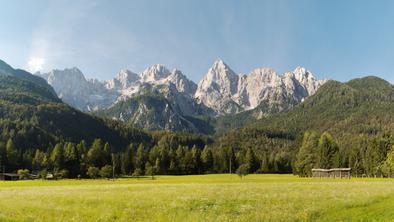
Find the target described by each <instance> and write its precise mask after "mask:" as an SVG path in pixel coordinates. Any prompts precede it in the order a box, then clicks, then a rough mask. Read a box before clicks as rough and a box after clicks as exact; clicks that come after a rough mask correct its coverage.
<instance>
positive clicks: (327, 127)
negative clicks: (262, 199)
mask: <svg viewBox="0 0 394 222" xmlns="http://www.w3.org/2000/svg"><path fill="white" fill-rule="evenodd" d="M307 131H314V132H315V133H316V135H321V134H322V133H323V132H325V131H327V132H329V133H330V134H331V135H332V136H333V138H335V141H336V143H337V144H338V145H339V151H338V152H339V155H338V159H337V160H336V161H338V165H339V166H343V167H349V166H350V167H352V168H353V167H356V168H357V169H364V170H365V171H362V170H360V172H372V171H373V170H371V169H369V168H368V167H369V166H373V167H375V168H376V166H377V165H374V164H373V163H371V162H363V161H371V160H370V159H368V158H369V157H368V155H373V154H371V153H376V152H380V151H379V150H384V151H385V152H387V150H388V149H389V148H390V147H391V145H390V144H391V143H390V141H394V140H393V138H392V136H390V135H393V134H394V87H393V85H391V84H390V83H388V82H387V81H384V80H382V79H379V78H377V77H365V78H361V79H355V80H352V81H349V82H347V83H340V82H337V81H329V82H327V83H326V84H324V85H323V86H322V87H320V88H319V89H318V90H317V92H316V93H315V94H314V95H313V96H310V97H308V98H307V99H305V101H304V102H302V103H301V104H299V105H297V106H295V107H293V108H291V109H290V110H288V111H286V112H283V113H279V114H275V115H272V116H268V117H265V118H262V119H261V120H259V121H255V122H254V123H252V124H251V125H249V126H247V127H244V128H240V129H237V130H232V131H229V132H227V133H225V134H224V135H223V136H221V137H219V138H218V139H217V140H216V146H217V147H232V148H233V149H234V150H241V151H242V152H247V151H248V150H249V149H250V150H253V153H254V155H255V158H257V159H258V160H256V161H257V163H258V162H260V163H259V164H256V165H257V167H256V169H257V168H258V167H260V169H259V170H261V171H263V172H291V166H292V163H293V162H294V158H295V155H296V153H297V152H298V147H300V144H301V142H302V138H303V135H304V133H305V132H307ZM377 147H378V148H377ZM387 147H388V148H387ZM314 149H317V148H316V147H314ZM368 152H369V154H368ZM380 155H382V156H385V153H384V152H383V153H381V154H380ZM371 158H373V157H371ZM355 160H357V161H355ZM374 172H375V173H376V171H374Z"/></svg>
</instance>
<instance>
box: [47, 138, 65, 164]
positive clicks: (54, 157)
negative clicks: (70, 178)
mask: <svg viewBox="0 0 394 222" xmlns="http://www.w3.org/2000/svg"><path fill="white" fill-rule="evenodd" d="M50 161H51V163H52V165H53V167H54V170H55V171H58V170H61V169H62V168H63V166H64V150H63V145H62V144H60V143H58V144H56V145H55V148H53V150H52V153H51V157H50Z"/></svg>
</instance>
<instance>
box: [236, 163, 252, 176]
mask: <svg viewBox="0 0 394 222" xmlns="http://www.w3.org/2000/svg"><path fill="white" fill-rule="evenodd" d="M249 168H250V167H249V164H242V165H241V166H239V167H238V169H237V171H235V173H236V174H237V175H238V176H239V177H241V180H242V178H243V177H244V176H246V175H248V173H249Z"/></svg>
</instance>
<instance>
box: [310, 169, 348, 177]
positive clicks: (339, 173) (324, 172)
mask: <svg viewBox="0 0 394 222" xmlns="http://www.w3.org/2000/svg"><path fill="white" fill-rule="evenodd" d="M350 171H351V168H332V169H312V177H318V178H348V179H350V177H351V175H350Z"/></svg>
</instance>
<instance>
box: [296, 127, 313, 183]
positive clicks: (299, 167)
mask: <svg viewBox="0 0 394 222" xmlns="http://www.w3.org/2000/svg"><path fill="white" fill-rule="evenodd" d="M318 141H319V138H318V136H317V135H316V133H315V132H305V133H304V138H303V140H302V144H301V147H300V149H299V151H298V153H297V155H296V160H295V163H294V169H295V172H296V173H297V174H298V175H300V176H311V175H312V168H313V167H314V166H315V165H316V159H317V155H316V150H317V147H318Z"/></svg>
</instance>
